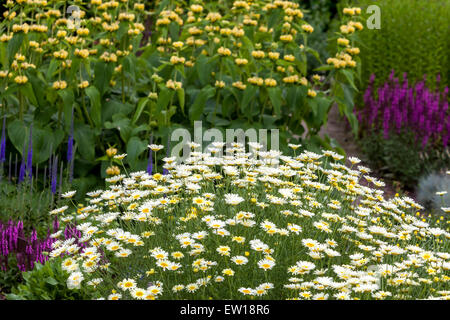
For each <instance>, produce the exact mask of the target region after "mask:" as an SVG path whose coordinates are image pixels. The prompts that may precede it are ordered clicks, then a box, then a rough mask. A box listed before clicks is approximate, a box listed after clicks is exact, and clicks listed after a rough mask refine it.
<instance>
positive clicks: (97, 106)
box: [86, 86, 102, 128]
mask: <svg viewBox="0 0 450 320" xmlns="http://www.w3.org/2000/svg"><path fill="white" fill-rule="evenodd" d="M86 94H87V96H88V97H89V99H90V100H91V110H90V111H91V112H90V117H91V119H92V121H93V122H94V124H95V126H96V127H97V128H100V127H101V125H102V105H101V99H100V92H99V91H98V90H97V88H96V87H94V86H90V87H88V88H86Z"/></svg>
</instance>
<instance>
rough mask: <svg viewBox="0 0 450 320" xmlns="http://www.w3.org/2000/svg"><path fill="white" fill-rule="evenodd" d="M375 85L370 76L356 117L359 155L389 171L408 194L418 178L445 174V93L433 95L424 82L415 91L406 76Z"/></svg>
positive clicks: (448, 129)
mask: <svg viewBox="0 0 450 320" xmlns="http://www.w3.org/2000/svg"><path fill="white" fill-rule="evenodd" d="M374 80H375V76H374V75H372V77H371V81H370V83H369V86H368V88H367V90H366V92H365V94H364V104H365V105H364V108H363V109H361V110H359V111H358V112H357V114H358V119H359V122H360V125H361V128H362V132H361V139H362V142H361V143H362V146H363V150H364V151H365V152H366V153H367V155H368V157H369V159H370V160H371V161H372V163H373V164H375V165H376V166H377V167H378V168H383V167H385V168H387V169H388V171H390V172H391V173H393V174H394V177H395V178H396V179H399V180H400V181H402V182H403V183H404V184H407V185H409V187H410V188H411V187H413V185H415V183H416V182H417V179H418V178H419V177H420V176H422V175H424V174H427V173H428V174H429V173H431V172H433V171H434V170H439V169H441V168H448V164H449V161H450V156H449V147H448V143H449V141H450V112H449V110H448V87H446V88H445V90H444V91H443V92H440V91H439V90H431V89H429V88H427V87H426V86H425V81H421V82H418V83H417V84H416V85H414V86H413V85H411V84H410V83H409V81H408V79H407V77H406V74H404V75H403V80H402V81H400V80H399V79H398V78H395V77H394V71H392V73H391V76H390V78H389V80H388V81H387V82H386V83H385V84H384V85H383V86H381V87H379V88H378V89H377V88H375V87H374V83H375V81H374ZM439 81H440V79H439V77H438V78H437V82H439Z"/></svg>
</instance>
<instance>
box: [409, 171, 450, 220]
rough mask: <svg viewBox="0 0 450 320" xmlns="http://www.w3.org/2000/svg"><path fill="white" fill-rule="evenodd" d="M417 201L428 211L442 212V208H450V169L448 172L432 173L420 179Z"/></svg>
mask: <svg viewBox="0 0 450 320" xmlns="http://www.w3.org/2000/svg"><path fill="white" fill-rule="evenodd" d="M416 193H417V201H419V203H421V204H422V205H423V206H425V209H427V211H428V212H431V213H434V214H442V208H450V171H449V172H448V174H443V173H432V174H429V175H426V176H423V177H421V178H420V179H419V183H418V186H417V192H416Z"/></svg>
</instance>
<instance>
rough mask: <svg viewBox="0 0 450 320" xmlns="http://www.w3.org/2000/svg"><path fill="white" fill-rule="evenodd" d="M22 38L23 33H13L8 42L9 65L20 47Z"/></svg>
mask: <svg viewBox="0 0 450 320" xmlns="http://www.w3.org/2000/svg"><path fill="white" fill-rule="evenodd" d="M23 38H24V34H23V33H20V32H19V33H15V34H14V36H13V37H12V39H11V40H9V41H8V49H7V53H8V60H9V63H11V62H12V61H13V60H14V56H15V54H16V53H17V51H19V49H20V46H21V45H22V42H23Z"/></svg>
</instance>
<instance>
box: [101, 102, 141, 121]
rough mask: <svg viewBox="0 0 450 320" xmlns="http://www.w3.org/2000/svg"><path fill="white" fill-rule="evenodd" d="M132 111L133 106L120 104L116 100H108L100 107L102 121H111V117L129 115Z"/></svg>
mask: <svg viewBox="0 0 450 320" xmlns="http://www.w3.org/2000/svg"><path fill="white" fill-rule="evenodd" d="M133 110H134V106H133V105H131V104H129V103H122V102H120V101H117V100H109V101H107V102H105V103H104V104H103V107H102V121H103V122H106V121H111V120H112V117H113V115H115V114H118V113H120V114H123V115H125V116H126V115H129V114H130V113H131V112H132V111H133Z"/></svg>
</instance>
